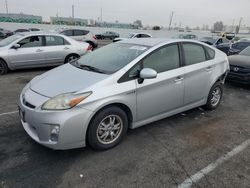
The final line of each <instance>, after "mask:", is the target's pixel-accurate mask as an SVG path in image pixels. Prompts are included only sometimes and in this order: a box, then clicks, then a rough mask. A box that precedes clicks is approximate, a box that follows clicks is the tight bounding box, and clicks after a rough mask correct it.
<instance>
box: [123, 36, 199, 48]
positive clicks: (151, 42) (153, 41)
mask: <svg viewBox="0 0 250 188" xmlns="http://www.w3.org/2000/svg"><path fill="white" fill-rule="evenodd" d="M174 42H193V43H199V44H202V43H200V42H198V41H196V40H188V39H171V38H133V39H125V40H122V41H119V42H118V43H124V44H135V45H142V46H150V47H152V46H156V45H158V44H162V43H174Z"/></svg>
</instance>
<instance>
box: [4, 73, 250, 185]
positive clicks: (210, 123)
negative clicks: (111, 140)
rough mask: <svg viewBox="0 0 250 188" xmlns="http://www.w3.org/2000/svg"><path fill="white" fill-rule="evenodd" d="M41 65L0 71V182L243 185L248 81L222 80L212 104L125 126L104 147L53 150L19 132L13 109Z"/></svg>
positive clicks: (248, 156) (249, 128)
mask: <svg viewBox="0 0 250 188" xmlns="http://www.w3.org/2000/svg"><path fill="white" fill-rule="evenodd" d="M47 70H49V69H32V70H21V71H14V72H11V73H9V74H7V75H4V76H1V77H0V187H1V188H12V187H17V188H19V187H20V188H21V187H22V188H29V187H30V188H34V187H39V188H43V187H62V188H64V187H71V188H77V187H86V188H89V187H90V188H92V187H93V188H94V187H97V188H99V187H107V188H118V187H122V188H123V187H124V188H128V187H129V188H130V187H136V188H137V187H143V188H147V187H148V188H151V187H178V186H179V187H180V188H183V187H185V186H187V187H190V186H192V187H202V188H203V187H209V188H210V187H216V188H217V187H218V188H223V187H225V188H231V187H232V188H234V187H237V188H249V187H250V145H249V143H250V141H249V139H250V86H248V87H247V86H242V85H233V84H229V83H226V85H225V86H224V96H223V100H222V102H221V105H220V107H219V108H218V109H216V110H214V111H205V110H203V109H202V108H196V109H193V110H190V111H187V112H184V113H181V114H178V115H175V116H173V117H170V118H167V119H163V120H161V121H158V122H155V123H152V124H149V125H146V126H143V127H141V128H138V129H135V130H129V131H128V133H127V135H126V137H125V139H124V140H123V142H122V143H121V144H120V145H118V146H117V147H115V148H113V149H111V150H108V151H103V152H100V151H93V150H92V149H90V148H89V147H86V148H80V149H74V150H67V151H54V150H51V149H48V148H45V147H43V146H41V145H39V144H37V143H35V142H34V141H33V140H32V139H31V138H30V137H29V136H28V135H27V134H26V133H25V131H24V130H23V128H22V125H21V123H20V120H19V116H18V113H17V112H16V111H17V103H18V97H19V94H20V92H21V89H22V88H23V87H24V85H25V84H26V83H27V82H29V80H31V79H32V78H33V77H34V76H36V75H39V74H41V73H43V72H45V71H47ZM235 148H236V149H235ZM239 148H240V149H239ZM227 156H229V157H227ZM221 158H222V160H220V159H221ZM218 159H219V160H218ZM204 169H205V170H204ZM190 178H191V180H192V181H191V184H188V185H186V184H183V183H184V182H188V181H189V180H190Z"/></svg>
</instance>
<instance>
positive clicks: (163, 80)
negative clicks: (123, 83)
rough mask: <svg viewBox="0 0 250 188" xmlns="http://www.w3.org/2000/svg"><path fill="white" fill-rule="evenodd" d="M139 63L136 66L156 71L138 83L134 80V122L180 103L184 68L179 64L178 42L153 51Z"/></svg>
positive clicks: (177, 106)
mask: <svg viewBox="0 0 250 188" xmlns="http://www.w3.org/2000/svg"><path fill="white" fill-rule="evenodd" d="M139 65H140V66H139V67H140V68H152V69H154V70H156V71H157V73H158V75H157V78H154V79H145V80H144V81H143V82H142V83H139V82H136V87H137V91H136V93H137V121H141V120H145V119H148V118H150V117H153V116H157V115H161V114H164V113H166V112H170V111H173V110H175V109H177V108H179V107H181V106H182V105H183V94H184V82H183V79H184V77H183V74H184V67H180V55H179V47H178V44H171V45H168V46H164V47H162V48H160V49H158V50H156V51H155V52H153V53H152V54H150V55H149V56H147V57H146V58H145V59H143V60H142V62H141V63H140V64H139ZM139 67H137V69H138V68H139Z"/></svg>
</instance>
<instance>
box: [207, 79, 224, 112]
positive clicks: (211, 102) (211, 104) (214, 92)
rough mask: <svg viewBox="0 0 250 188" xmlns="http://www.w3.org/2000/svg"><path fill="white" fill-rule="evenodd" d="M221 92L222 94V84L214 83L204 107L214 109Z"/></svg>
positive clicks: (218, 102) (219, 100)
mask: <svg viewBox="0 0 250 188" xmlns="http://www.w3.org/2000/svg"><path fill="white" fill-rule="evenodd" d="M222 94H223V89H222V84H221V83H215V84H214V85H213V87H212V88H211V90H210V92H209V95H208V98H207V104H206V105H205V108H206V109H208V110H214V109H216V108H217V107H218V106H219V104H220V102H221V99H222Z"/></svg>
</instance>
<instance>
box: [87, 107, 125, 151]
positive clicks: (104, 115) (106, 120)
mask: <svg viewBox="0 0 250 188" xmlns="http://www.w3.org/2000/svg"><path fill="white" fill-rule="evenodd" d="M127 129H128V118H127V115H126V113H125V112H124V111H123V110H122V109H120V108H118V107H115V106H114V107H109V108H106V109H103V110H101V111H100V112H99V113H97V114H96V115H95V116H94V118H93V120H92V121H91V123H90V125H89V128H88V132H87V142H88V144H89V145H90V146H91V147H92V148H93V149H96V150H106V149H110V148H112V147H114V146H116V145H117V144H119V143H120V142H121V140H122V138H123V137H124V135H125V134H126V132H127Z"/></svg>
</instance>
